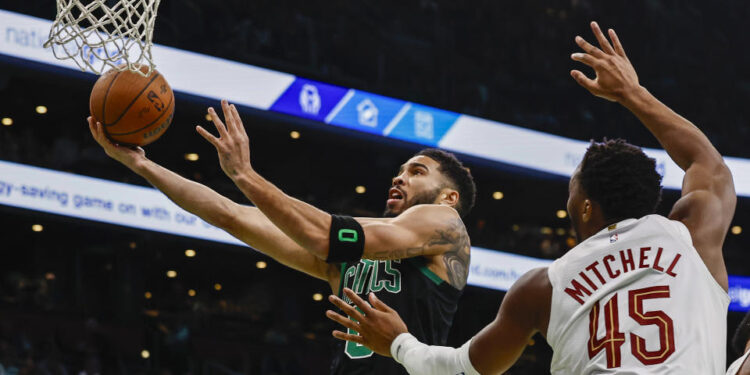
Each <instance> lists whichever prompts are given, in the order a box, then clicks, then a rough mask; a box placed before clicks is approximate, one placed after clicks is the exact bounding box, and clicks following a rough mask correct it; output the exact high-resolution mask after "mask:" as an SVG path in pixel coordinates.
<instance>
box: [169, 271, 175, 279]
mask: <svg viewBox="0 0 750 375" xmlns="http://www.w3.org/2000/svg"><path fill="white" fill-rule="evenodd" d="M167 277H168V278H170V279H174V278H175V277H177V271H175V270H169V271H167Z"/></svg>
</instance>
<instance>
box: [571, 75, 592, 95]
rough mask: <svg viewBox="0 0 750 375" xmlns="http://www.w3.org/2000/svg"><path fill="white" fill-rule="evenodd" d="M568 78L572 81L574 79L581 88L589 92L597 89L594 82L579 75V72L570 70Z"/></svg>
mask: <svg viewBox="0 0 750 375" xmlns="http://www.w3.org/2000/svg"><path fill="white" fill-rule="evenodd" d="M570 76H571V77H573V79H575V80H576V82H578V84H579V85H581V86H583V88H585V89H587V90H589V91H592V90H595V89H596V88H597V85H596V82H594V80H592V79H589V78H588V77H586V75H585V74H583V73H581V71H580V70H571V71H570Z"/></svg>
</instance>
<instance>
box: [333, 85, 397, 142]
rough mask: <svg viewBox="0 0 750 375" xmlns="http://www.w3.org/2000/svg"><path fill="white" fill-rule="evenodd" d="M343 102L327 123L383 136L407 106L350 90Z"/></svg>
mask: <svg viewBox="0 0 750 375" xmlns="http://www.w3.org/2000/svg"><path fill="white" fill-rule="evenodd" d="M344 100H346V102H344ZM344 100H342V105H340V106H339V107H340V110H339V111H338V113H336V112H333V113H331V115H333V118H331V121H329V123H330V124H332V125H338V126H341V127H345V128H350V129H354V130H359V131H362V132H367V133H373V134H383V131H384V130H385V129H386V127H387V126H388V125H389V124H390V123H391V122H392V121H394V119H395V120H398V115H399V113H400V111H401V110H402V109H403V108H404V107H405V106H407V103H406V102H405V101H403V100H398V99H393V98H388V97H385V96H380V95H376V94H370V93H368V92H363V91H356V90H352V94H351V96H350V97H349V98H348V100H347V98H345V99H344Z"/></svg>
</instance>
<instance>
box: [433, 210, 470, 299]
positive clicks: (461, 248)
mask: <svg viewBox="0 0 750 375" xmlns="http://www.w3.org/2000/svg"><path fill="white" fill-rule="evenodd" d="M440 232H441V231H438V233H440ZM443 237H444V238H445V240H446V241H448V243H449V244H450V247H451V248H450V249H449V250H448V251H446V252H445V253H443V262H444V263H445V270H446V272H447V273H448V282H449V283H450V284H451V285H452V286H453V287H455V288H456V289H463V288H464V287H465V286H466V279H467V278H468V277H469V260H470V257H471V255H470V252H469V251H470V249H471V245H470V243H469V234H468V233H467V232H466V227H464V223H463V222H462V221H461V220H460V219H455V221H454V222H453V223H452V225H451V227H450V229H449V230H446V231H443Z"/></svg>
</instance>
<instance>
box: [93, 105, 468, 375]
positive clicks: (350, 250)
mask: <svg viewBox="0 0 750 375" xmlns="http://www.w3.org/2000/svg"><path fill="white" fill-rule="evenodd" d="M222 108H223V112H224V119H225V121H226V124H225V123H224V122H222V121H221V119H220V117H219V115H218V114H217V113H216V112H215V111H214V110H213V108H210V109H209V114H210V115H211V118H212V119H213V122H214V125H215V126H216V129H217V131H218V133H219V136H218V137H214V136H213V135H211V134H210V133H209V132H208V131H206V130H205V129H203V128H201V127H197V129H196V130H197V131H198V133H199V134H200V135H201V136H203V137H204V138H205V139H206V140H207V141H209V142H210V143H211V144H212V145H214V146H215V147H216V150H217V151H218V154H219V160H220V163H221V168H222V169H223V170H224V172H225V173H226V174H227V175H228V176H229V177H230V178H231V179H232V181H234V183H235V184H236V185H237V187H238V188H239V189H240V190H241V191H242V192H243V193H244V194H245V196H247V198H248V199H250V201H252V202H253V203H254V204H255V206H256V207H249V206H243V205H239V204H237V203H235V202H233V201H231V200H229V199H228V198H226V197H223V196H221V195H219V194H218V193H216V192H215V191H213V190H211V189H210V188H208V187H206V186H204V185H201V184H198V183H196V182H194V181H190V180H187V179H185V178H183V177H180V176H179V175H177V174H175V173H173V172H171V171H169V170H167V169H165V168H163V167H161V166H159V165H158V164H156V163H154V162H152V161H150V160H149V159H147V158H146V156H145V153H144V151H143V149H141V148H135V149H131V148H126V147H120V146H118V145H115V144H112V143H111V142H110V141H109V140H108V139H107V137H106V135H105V133H104V130H103V128H102V125H101V124H99V123H94V122H93V120H92V119H91V118H89V127H90V130H91V133H92V135H93V136H94V139H95V140H96V141H97V142H98V143H99V144H100V145H101V146H102V148H104V150H105V152H106V153H107V155H109V156H110V157H112V158H113V159H115V160H117V161H119V162H121V163H122V164H124V165H125V166H127V167H128V168H130V169H131V170H132V171H133V172H135V173H137V174H139V175H140V176H142V177H143V178H145V179H146V180H148V182H149V183H151V185H153V186H154V187H156V188H157V189H159V190H161V191H162V192H163V193H164V194H165V195H166V196H167V197H169V199H171V200H172V201H173V202H175V203H176V204H177V205H179V206H180V207H182V208H183V209H185V210H187V211H189V212H191V213H193V214H195V215H197V216H199V217H201V218H202V219H203V220H205V221H206V222H208V223H210V224H212V225H214V226H216V227H219V228H221V229H224V230H225V231H227V232H228V233H230V234H231V235H233V236H235V237H236V238H238V239H240V240H241V241H243V242H245V243H247V244H248V245H250V246H251V247H253V248H254V249H257V250H259V251H260V252H262V253H264V254H266V255H268V256H270V257H272V258H274V259H275V260H277V261H278V262H280V263H282V264H284V265H286V266H288V267H291V268H293V269H296V270H298V271H301V272H305V273H307V274H309V275H311V276H313V277H316V278H319V279H322V280H325V281H327V282H328V283H329V284H330V286H331V288H332V290H333V292H334V293H337V294H338V295H340V296H342V298H344V296H343V294H342V293H341V291H342V289H343V288H344V287H347V288H350V289H353V290H355V291H356V292H357V293H359V294H361V295H363V296H364V295H366V294H367V293H369V292H370V291H374V292H378V294H379V295H380V296H381V298H382V300H383V301H386V302H387V303H388V304H390V305H391V306H394V307H396V308H397V309H398V310H399V312H400V313H401V316H402V317H403V318H404V320H405V321H406V322H407V324H409V327H410V328H411V330H412V333H413V334H414V336H416V337H417V338H419V339H420V340H422V341H423V342H426V343H430V344H433V345H443V344H445V342H446V340H447V335H448V329H449V328H450V325H451V321H452V319H453V314H454V313H455V311H456V305H457V302H458V298H459V296H460V294H461V291H462V290H463V288H464V286H465V285H466V279H467V276H468V266H469V255H470V244H469V237H468V235H467V233H466V228H465V227H464V224H463V221H462V220H461V217H462V216H464V215H466V214H467V213H468V212H469V211H470V210H471V208H472V206H473V205H474V199H475V194H476V188H475V186H474V182H473V179H472V177H471V174H470V173H469V171H468V170H467V169H466V168H464V167H463V166H462V165H461V163H460V162H459V161H458V160H457V159H456V158H455V157H454V156H453V155H452V154H450V153H446V152H444V151H440V150H436V149H427V150H423V151H421V152H419V153H417V154H416V155H415V156H414V157H412V158H411V159H409V160H408V161H407V162H406V163H404V164H403V165H402V166H401V168H400V170H399V172H398V175H397V176H396V177H394V178H393V181H392V187H391V189H390V190H389V192H388V200H387V203H386V212H385V215H384V216H386V217H384V218H352V217H348V216H338V215H330V214H328V213H326V212H323V211H321V210H319V209H317V208H315V207H313V206H311V205H309V204H307V203H304V202H302V201H299V200H297V199H294V198H292V197H289V196H287V195H286V194H284V193H283V192H282V191H281V190H279V189H278V188H277V187H275V186H274V185H273V184H271V183H270V182H268V181H266V180H265V179H264V178H263V177H261V176H260V175H259V174H258V173H257V172H255V170H254V169H253V167H252V165H251V163H250V148H249V140H248V136H247V133H246V132H245V129H244V126H243V124H242V121H241V120H240V117H239V114H238V112H237V110H236V108H235V106H234V105H230V104H228V103H227V102H226V101H222ZM331 373H332V374H404V373H405V371H404V370H403V368H402V367H401V366H399V365H398V364H397V363H395V362H393V361H392V360H390V359H389V358H385V357H381V356H379V355H377V354H373V352H372V351H370V350H369V349H367V348H365V347H363V346H359V345H357V344H355V343H348V344H344V343H343V342H342V343H337V346H336V347H335V353H334V357H333V363H332V366H331Z"/></svg>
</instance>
